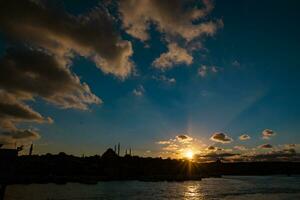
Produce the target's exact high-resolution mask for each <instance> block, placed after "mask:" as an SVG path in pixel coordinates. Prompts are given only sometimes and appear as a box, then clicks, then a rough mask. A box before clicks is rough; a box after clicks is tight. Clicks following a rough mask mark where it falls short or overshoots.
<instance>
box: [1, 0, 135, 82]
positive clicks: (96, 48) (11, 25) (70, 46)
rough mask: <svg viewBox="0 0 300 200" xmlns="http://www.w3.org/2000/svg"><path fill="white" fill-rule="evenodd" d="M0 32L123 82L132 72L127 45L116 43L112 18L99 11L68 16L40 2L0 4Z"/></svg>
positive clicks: (121, 42)
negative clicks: (82, 60)
mask: <svg viewBox="0 0 300 200" xmlns="http://www.w3.org/2000/svg"><path fill="white" fill-rule="evenodd" d="M20 19H21V20H20ZM0 28H1V30H2V32H4V34H5V35H7V36H8V37H9V38H11V39H14V40H17V41H21V42H26V43H27V44H30V45H32V46H35V47H39V48H43V49H46V50H47V51H49V52H51V53H52V54H54V55H55V56H56V57H58V58H61V59H64V58H65V57H72V56H73V53H76V54H79V55H80V56H84V57H86V58H89V59H91V60H93V61H94V62H95V64H96V65H97V67H98V68H100V69H101V70H102V71H103V72H104V73H111V74H114V75H116V76H119V77H122V78H124V77H126V76H128V75H129V74H130V73H131V72H132V70H133V68H134V65H133V63H132V61H131V60H130V56H131V55H132V53H133V50H132V46H131V43H130V42H129V41H126V40H121V39H120V38H121V37H120V35H119V34H118V33H117V32H116V31H115V29H114V24H113V19H112V17H111V16H110V15H109V13H108V12H107V10H106V9H104V8H102V7H101V8H100V7H97V8H95V9H93V10H91V11H90V12H89V13H87V14H84V15H79V16H72V15H71V14H69V13H66V12H64V11H62V9H60V8H53V9H51V8H50V7H49V6H48V7H47V5H46V4H43V3H42V2H40V1H39V2H38V3H37V2H36V1H29V0H24V1H21V2H20V1H18V0H11V1H2V2H1V3H0Z"/></svg>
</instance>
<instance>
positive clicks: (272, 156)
mask: <svg viewBox="0 0 300 200" xmlns="http://www.w3.org/2000/svg"><path fill="white" fill-rule="evenodd" d="M239 159H240V160H243V161H300V155H299V153H297V152H296V151H295V149H284V150H279V151H271V152H268V153H262V154H254V155H243V156H241V157H240V158H239Z"/></svg>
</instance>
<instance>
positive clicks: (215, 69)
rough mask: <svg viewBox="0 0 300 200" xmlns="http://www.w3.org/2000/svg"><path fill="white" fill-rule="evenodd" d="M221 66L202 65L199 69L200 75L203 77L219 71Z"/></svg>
mask: <svg viewBox="0 0 300 200" xmlns="http://www.w3.org/2000/svg"><path fill="white" fill-rule="evenodd" d="M218 72H219V68H218V67H216V66H207V65H201V67H199V69H198V75H199V76H201V77H206V76H207V75H208V74H211V73H218Z"/></svg>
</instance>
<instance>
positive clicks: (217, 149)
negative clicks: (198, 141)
mask: <svg viewBox="0 0 300 200" xmlns="http://www.w3.org/2000/svg"><path fill="white" fill-rule="evenodd" d="M206 150H207V151H222V150H223V149H221V148H220V147H216V146H208V147H207V148H206Z"/></svg>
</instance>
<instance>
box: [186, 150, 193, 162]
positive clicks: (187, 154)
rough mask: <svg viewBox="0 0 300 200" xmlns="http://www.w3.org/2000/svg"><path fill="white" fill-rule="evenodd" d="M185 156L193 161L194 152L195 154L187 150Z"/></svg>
mask: <svg viewBox="0 0 300 200" xmlns="http://www.w3.org/2000/svg"><path fill="white" fill-rule="evenodd" d="M184 156H185V157H186V158H187V159H189V160H192V159H193V157H194V152H193V151H192V150H190V149H189V150H187V151H186V152H185V154H184Z"/></svg>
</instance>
